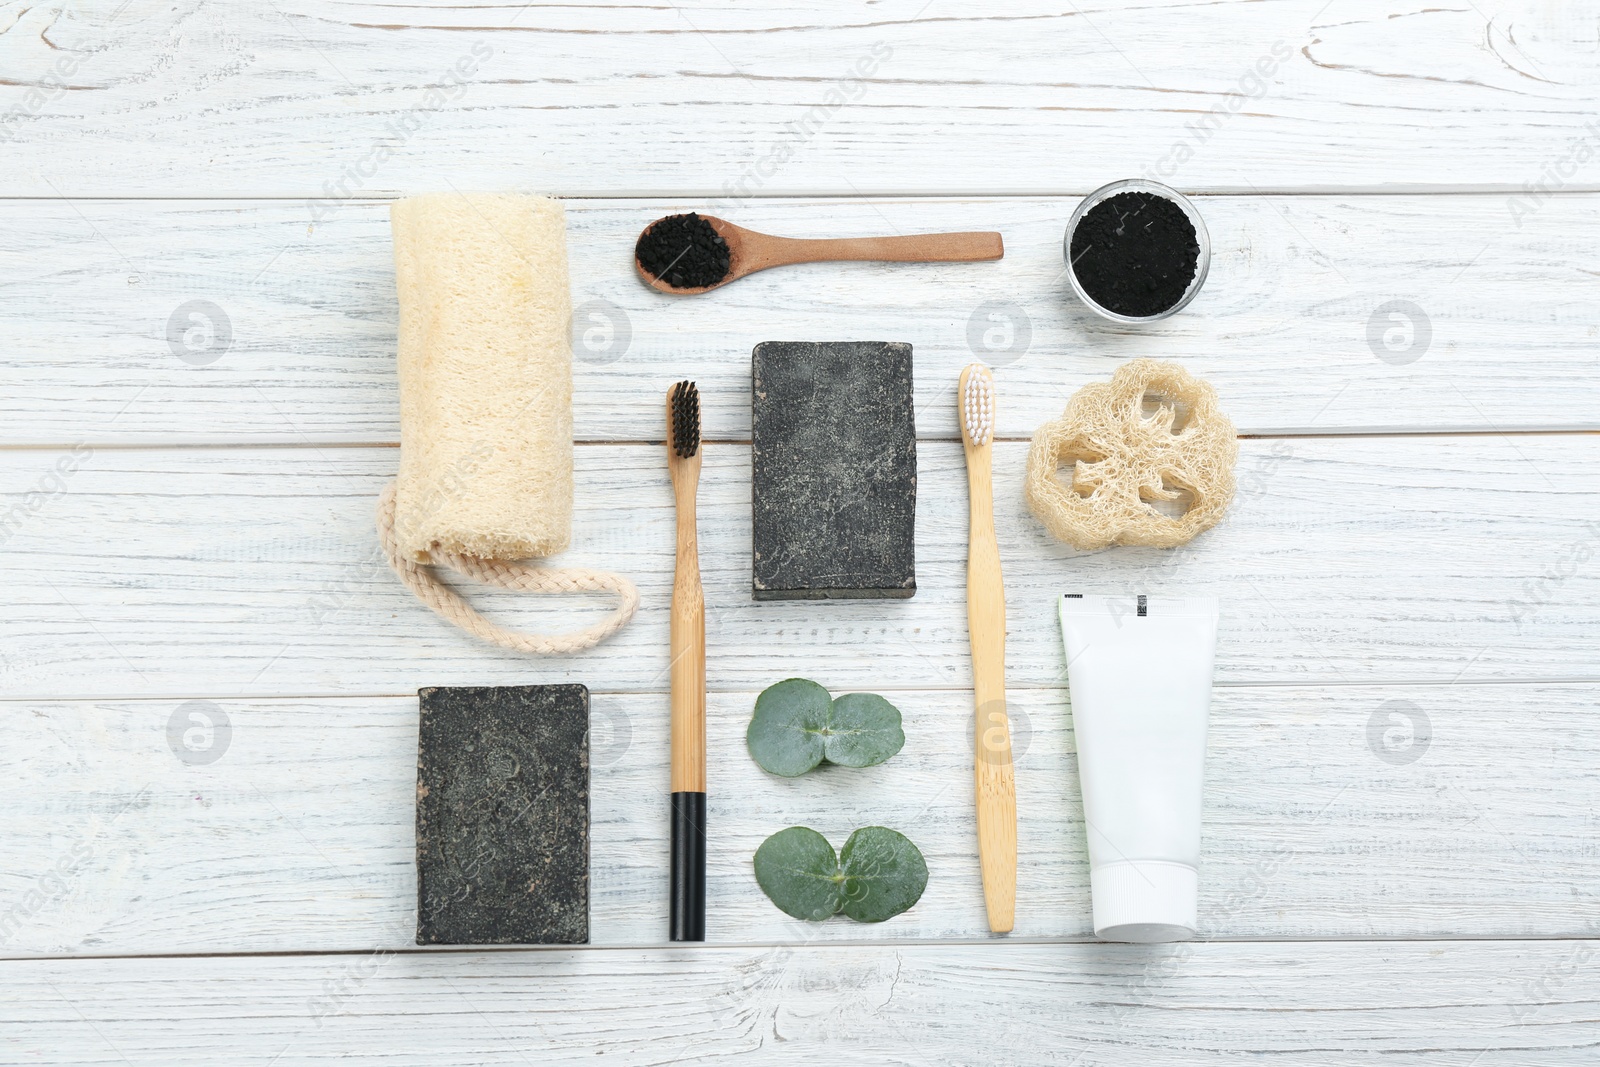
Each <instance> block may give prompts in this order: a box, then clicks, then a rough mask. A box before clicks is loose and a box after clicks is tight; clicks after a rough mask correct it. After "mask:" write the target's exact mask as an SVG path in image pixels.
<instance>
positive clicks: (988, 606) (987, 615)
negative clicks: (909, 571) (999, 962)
mask: <svg viewBox="0 0 1600 1067" xmlns="http://www.w3.org/2000/svg"><path fill="white" fill-rule="evenodd" d="M966 452H967V478H968V483H969V485H970V487H971V494H970V496H971V504H970V523H971V529H970V533H969V537H968V549H967V630H968V632H969V633H970V635H971V638H972V697H973V704H974V706H975V708H976V715H975V725H974V729H975V732H976V736H975V737H974V738H973V750H974V752H975V753H976V759H975V762H974V784H975V785H976V793H977V798H978V860H979V864H980V865H981V867H982V869H983V898H984V904H985V906H986V907H987V909H988V913H989V929H990V930H991V931H993V932H994V933H997V934H1003V933H1006V932H1008V931H1009V930H1010V929H1011V927H1012V924H1013V922H1014V919H1015V913H1016V903H1017V789H1016V781H1015V778H1014V776H1013V774H1012V768H1011V725H1010V720H1009V718H1008V717H1007V715H1006V682H1005V677H1006V594H1005V581H1004V578H1003V576H1002V574H1001V572H1000V548H999V545H998V544H997V543H996V541H995V534H994V487H993V484H992V477H991V463H990V453H991V449H990V447H989V446H983V447H972V446H970V445H969V446H968V447H967V450H966Z"/></svg>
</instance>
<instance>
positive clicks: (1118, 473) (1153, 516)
mask: <svg viewBox="0 0 1600 1067" xmlns="http://www.w3.org/2000/svg"><path fill="white" fill-rule="evenodd" d="M1238 458H1239V442H1238V439H1237V437H1235V435H1234V430H1233V423H1232V421H1231V420H1229V418H1228V416H1226V415H1224V414H1223V413H1222V411H1221V410H1220V409H1219V408H1218V407H1217V393H1216V390H1214V389H1212V388H1211V385H1210V384H1209V383H1207V382H1204V381H1201V380H1200V379H1198V378H1195V377H1194V376H1192V375H1191V374H1189V372H1188V371H1186V370H1184V369H1183V368H1182V367H1180V366H1178V365H1177V364H1175V363H1162V362H1160V361H1158V360H1153V359H1136V360H1133V361H1132V362H1130V363H1126V364H1124V365H1123V366H1122V367H1120V368H1119V369H1118V370H1117V372H1116V373H1115V374H1113V375H1112V376H1111V380H1110V381H1109V382H1091V383H1090V384H1089V385H1086V386H1084V387H1083V388H1082V389H1079V390H1078V391H1077V392H1076V393H1074V394H1073V396H1072V399H1071V400H1069V401H1067V407H1066V410H1065V411H1063V412H1062V413H1061V417H1060V418H1059V419H1056V420H1054V421H1052V422H1047V423H1045V424H1044V425H1043V426H1041V427H1039V429H1038V430H1037V431H1036V432H1035V433H1034V435H1033V446H1032V448H1030V449H1029V451H1028V476H1027V480H1026V482H1025V484H1024V492H1025V494H1026V496H1027V499H1028V507H1029V508H1031V509H1032V511H1033V513H1034V514H1035V515H1037V516H1038V517H1039V521H1040V522H1042V523H1044V525H1045V527H1046V528H1047V529H1048V530H1049V531H1050V532H1051V534H1053V535H1054V536H1055V537H1056V538H1058V539H1059V540H1061V541H1065V542H1066V543H1067V544H1069V545H1071V546H1072V547H1073V548H1077V549H1083V550H1090V549H1096V548H1105V547H1106V546H1108V545H1146V546H1149V547H1152V548H1173V547H1175V546H1177V545H1181V544H1184V543H1185V542H1187V541H1188V540H1190V539H1191V538H1192V537H1194V535H1195V534H1197V533H1200V532H1201V531H1202V530H1208V529H1210V528H1211V527H1213V526H1215V525H1216V524H1217V522H1218V521H1219V520H1221V518H1222V513H1223V512H1224V511H1226V510H1227V508H1228V502H1229V501H1231V500H1232V499H1233V465H1234V463H1235V461H1237V460H1238Z"/></svg>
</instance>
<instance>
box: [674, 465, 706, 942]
mask: <svg viewBox="0 0 1600 1067" xmlns="http://www.w3.org/2000/svg"><path fill="white" fill-rule="evenodd" d="M699 473H700V471H699V457H698V456H696V457H694V458H693V459H692V460H690V461H688V462H687V463H686V464H685V465H684V470H683V471H682V472H681V474H680V477H679V478H678V479H677V481H676V482H675V486H676V492H677V497H678V559H677V566H676V568H675V570H674V575H673V582H672V615H671V620H670V622H669V624H668V629H669V631H670V635H671V649H672V665H671V683H670V685H671V702H672V825H671V838H672V870H671V876H670V883H671V884H670V890H671V899H670V901H669V905H668V907H669V922H668V937H669V938H670V939H671V940H673V941H704V940H705V939H706V609H705V592H704V590H703V589H702V588H701V585H700V550H699V543H698V541H699V539H698V537H697V536H696V532H695V508H694V495H695V489H696V483H697V482H698V481H699Z"/></svg>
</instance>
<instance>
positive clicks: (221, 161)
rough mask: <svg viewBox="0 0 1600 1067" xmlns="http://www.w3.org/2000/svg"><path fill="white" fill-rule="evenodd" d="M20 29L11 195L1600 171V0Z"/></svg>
mask: <svg viewBox="0 0 1600 1067" xmlns="http://www.w3.org/2000/svg"><path fill="white" fill-rule="evenodd" d="M0 29H3V30H4V32H3V34H0V46H3V48H4V53H3V54H4V59H5V65H6V69H7V84H6V85H5V86H3V87H0V88H3V89H4V94H3V96H0V138H5V139H6V140H7V145H6V151H7V162H8V163H9V164H10V165H9V166H8V167H7V169H6V172H5V175H4V181H3V183H0V192H3V193H5V194H7V195H26V196H43V197H50V196H56V195H63V194H64V195H69V196H95V195H107V194H110V195H149V196H157V197H161V196H172V195H188V196H196V195H200V196H206V195H234V196H237V195H247V196H248V195H269V196H276V195H292V196H294V197H296V198H297V199H299V198H310V197H316V198H323V199H324V200H325V201H326V202H327V203H328V204H329V205H330V207H332V208H335V209H336V207H337V204H338V201H339V198H340V197H341V196H347V195H349V193H350V192H351V191H355V192H364V193H368V194H372V193H384V194H387V193H390V192H393V191H397V190H404V189H416V188H423V187H426V188H435V189H443V188H448V187H449V184H456V185H460V186H462V187H463V188H464V187H466V186H469V185H470V186H477V187H486V188H539V189H544V190H548V191H552V192H556V193H563V194H567V195H636V194H638V193H640V192H648V193H660V192H677V193H680V194H683V195H700V196H714V197H729V196H739V195H742V194H744V193H747V192H750V191H752V190H753V191H758V192H763V193H766V194H768V195H773V194H784V195H788V194H813V193H828V194H835V195H844V196H849V195H855V194H857V193H880V192H889V193H907V192H911V193H974V192H984V193H1022V194H1029V195H1036V194H1039V193H1059V192H1063V191H1071V192H1078V193H1082V192H1087V191H1088V190H1089V189H1091V188H1093V187H1095V186H1096V185H1099V184H1100V183H1102V182H1104V181H1106V180H1108V179H1110V178H1114V177H1122V176H1131V175H1139V174H1145V173H1150V174H1156V175H1160V176H1163V177H1165V178H1167V179H1168V180H1170V181H1173V182H1175V183H1177V184H1179V185H1182V186H1183V187H1185V188H1190V189H1197V190H1235V191H1252V190H1254V189H1257V188H1262V189H1296V190H1325V189H1329V188H1335V187H1343V188H1352V187H1362V188H1369V189H1371V188H1379V189H1388V190H1393V189H1396V188H1403V187H1406V186H1411V187H1434V188H1438V187H1449V188H1458V189H1459V188H1479V189H1482V188H1486V187H1492V188H1496V189H1500V190H1507V191H1512V192H1520V191H1521V190H1522V189H1523V187H1524V186H1525V185H1527V184H1530V183H1536V182H1540V181H1544V182H1546V183H1554V187H1556V188H1561V187H1582V188H1589V189H1594V188H1595V187H1596V183H1597V181H1600V179H1597V177H1596V171H1595V170H1594V163H1593V157H1592V149H1593V148H1594V147H1595V142H1594V138H1595V137H1596V134H1595V133H1594V132H1593V128H1592V127H1591V126H1590V123H1591V122H1592V120H1593V118H1594V113H1595V104H1596V93H1595V82H1594V78H1593V47H1594V33H1593V24H1592V22H1591V21H1589V20H1588V16H1587V14H1586V13H1585V12H1584V11H1583V10H1582V7H1581V5H1558V4H1547V3H1542V4H1531V3H1527V2H1525V0H1482V2H1480V3H1475V4H1468V5H1464V6H1461V7H1447V8H1440V7H1427V8H1417V7H1416V6H1414V5H1409V6H1408V5H1402V4H1397V3H1394V2H1393V0H1350V2H1344V0H1341V2H1340V3H1337V4H1329V3H1327V2H1325V0H1294V2H1285V3H1273V4H1261V3H1252V2H1248V0H1230V2H1222V3H1212V4H1206V5H1202V6H1199V7H1196V6H1194V5H1190V4H1184V3H1180V2H1177V0H1162V2H1157V3H1148V4H1141V5H1139V6H1137V7H1134V8H1126V7H1121V6H1118V5H1110V4H1103V5H1098V6H1091V7H1079V6H1073V5H1068V6H1066V7H1063V6H1061V5H1053V4H1049V3H1047V2H1045V0H1024V2H1022V3H1018V4H1012V5H1008V6H1007V8H1006V10H1005V11H1004V12H1003V13H1002V12H996V11H995V10H994V9H993V7H992V5H985V4H983V3H981V2H979V0H954V2H951V3H941V4H940V5H938V6H937V7H934V8H929V7H927V6H925V5H924V4H923V3H922V2H921V0H917V2H915V3H913V2H910V0H900V2H894V3H889V4H886V5H881V6H875V7H873V8H871V9H870V10H868V9H860V10H856V11H851V12H848V13H847V12H844V11H839V12H823V13H819V12H817V11H816V10H814V9H812V8H807V7H804V6H800V5H796V4H794V3H792V2H787V3H786V2H777V0H768V2H763V3H756V4H750V5H740V6H739V8H737V9H728V8H725V7H723V6H719V5H716V4H709V3H705V4H692V5H640V4H616V5H590V4H568V5H554V4H541V5H530V6H521V5H514V6H507V5H504V4H494V3H466V4H463V3H454V2H452V3H445V2H443V0H436V2H433V3H412V4H406V5H394V4H387V3H376V2H369V3H355V4H347V5H341V6H340V7H338V8H337V9H330V8H328V7H327V6H326V5H322V4H317V3H314V2H311V0H289V2H286V3H282V4H274V5H268V6H266V7H261V8H250V7H232V6H230V7H223V6H216V5H198V6H196V5H178V6H176V7H174V6H171V5H164V4H158V3H155V2H154V0H130V2H129V3H126V4H121V3H119V4H115V5H112V4H104V5H93V6H87V5H72V6H66V7H60V6H57V7H45V6H42V5H41V6H34V7H24V8H19V9H17V10H16V11H14V12H10V13H8V14H7V16H6V17H5V20H4V22H3V23H0ZM175 131H181V132H175ZM597 131H598V132H600V133H601V134H602V136H599V137H597V136H596V134H597ZM1585 145H1587V146H1588V147H1589V148H1590V149H1591V154H1589V155H1581V154H1579V153H1580V152H1581V150H1582V148H1583V147H1584V146H1585Z"/></svg>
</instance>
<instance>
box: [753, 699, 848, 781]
mask: <svg viewBox="0 0 1600 1067" xmlns="http://www.w3.org/2000/svg"><path fill="white" fill-rule="evenodd" d="M832 709H833V700H832V698H830V697H829V696H828V691H827V690H826V689H824V688H822V686H820V685H818V684H817V683H816V682H810V681H807V680H806V679H804V678H790V679H789V680H787V681H783V682H779V683H778V684H777V685H771V686H768V687H767V688H766V689H765V690H763V691H762V693H761V695H760V696H758V697H756V711H755V714H754V715H753V716H751V718H750V728H749V729H748V730H747V731H745V742H746V743H747V744H748V745H749V746H750V755H751V756H752V757H753V758H754V759H755V761H756V762H757V763H759V764H760V765H761V769H762V770H764V771H768V772H770V773H772V774H776V775H779V776H781V777H783V778H795V777H798V776H799V775H802V774H804V773H806V772H807V771H809V770H810V769H811V768H813V767H815V766H816V765H817V764H819V763H821V762H822V757H823V747H824V746H823V734H822V731H823V730H824V729H826V728H827V725H828V716H829V713H830V712H831V711H832Z"/></svg>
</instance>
